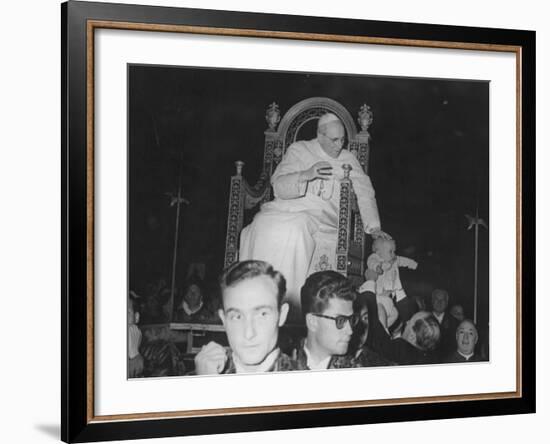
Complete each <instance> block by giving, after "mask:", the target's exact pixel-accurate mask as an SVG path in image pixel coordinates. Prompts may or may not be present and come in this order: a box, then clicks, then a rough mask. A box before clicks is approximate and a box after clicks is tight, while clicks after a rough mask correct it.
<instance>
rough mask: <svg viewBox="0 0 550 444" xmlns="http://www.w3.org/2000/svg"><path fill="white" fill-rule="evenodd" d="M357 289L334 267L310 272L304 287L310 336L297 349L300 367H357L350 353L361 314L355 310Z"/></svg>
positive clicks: (302, 297) (296, 358) (296, 354)
mask: <svg viewBox="0 0 550 444" xmlns="http://www.w3.org/2000/svg"><path fill="white" fill-rule="evenodd" d="M355 296H356V294H355V291H354V289H353V287H352V285H351V284H350V282H349V281H348V280H347V279H346V277H345V276H343V275H341V274H340V273H338V272H336V271H333V270H326V271H319V272H317V273H313V274H312V275H310V276H309V277H308V278H307V279H306V282H305V284H304V286H303V287H302V290H301V302H302V310H303V313H304V317H305V323H306V327H307V336H306V337H305V338H304V339H303V340H302V341H301V342H300V345H299V347H298V348H297V349H296V350H295V351H294V356H293V358H294V359H295V360H296V365H297V369H298V370H324V369H332V368H348V367H356V366H358V365H356V363H355V360H354V359H353V357H352V356H349V355H347V352H348V346H349V342H350V339H351V335H352V333H353V327H354V326H355V325H356V324H357V322H358V321H359V315H357V314H355V313H354V311H353V302H354V300H355Z"/></svg>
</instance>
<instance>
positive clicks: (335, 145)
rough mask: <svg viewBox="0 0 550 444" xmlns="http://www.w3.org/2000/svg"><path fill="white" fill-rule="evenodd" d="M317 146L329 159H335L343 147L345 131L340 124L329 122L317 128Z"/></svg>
mask: <svg viewBox="0 0 550 444" xmlns="http://www.w3.org/2000/svg"><path fill="white" fill-rule="evenodd" d="M317 138H318V140H319V144H320V145H321V147H322V148H323V151H324V152H325V153H327V154H328V155H329V156H330V157H332V158H334V159H336V158H338V156H339V155H340V152H341V151H342V148H343V147H344V140H345V131H344V126H343V125H342V124H341V123H340V122H336V121H334V122H329V123H327V124H326V125H323V126H322V127H321V128H319V134H318V137H317Z"/></svg>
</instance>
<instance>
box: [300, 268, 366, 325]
mask: <svg viewBox="0 0 550 444" xmlns="http://www.w3.org/2000/svg"><path fill="white" fill-rule="evenodd" d="M332 298H337V299H343V300H345V301H351V302H354V301H355V298H356V294H355V290H354V289H353V286H352V285H351V283H350V282H349V281H348V279H347V278H346V277H345V276H344V275H342V274H340V273H338V272H336V271H333V270H325V271H318V272H316V273H313V274H312V275H310V276H309V277H308V278H307V279H306V282H305V283H304V285H303V286H302V289H301V291H300V299H301V302H302V314H303V315H304V316H305V315H306V314H308V313H320V314H321V313H323V312H324V311H325V310H326V309H327V307H328V304H329V300H330V299H332Z"/></svg>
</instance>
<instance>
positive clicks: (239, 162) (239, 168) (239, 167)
mask: <svg viewBox="0 0 550 444" xmlns="http://www.w3.org/2000/svg"><path fill="white" fill-rule="evenodd" d="M235 167H236V168H237V176H242V174H243V167H244V162H243V161H242V160H237V161H236V162H235Z"/></svg>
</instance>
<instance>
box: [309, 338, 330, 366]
mask: <svg viewBox="0 0 550 444" xmlns="http://www.w3.org/2000/svg"><path fill="white" fill-rule="evenodd" d="M304 353H305V354H306V364H307V366H308V367H309V368H310V369H311V370H326V369H327V368H328V365H329V363H330V358H332V356H328V357H326V358H325V359H322V360H321V361H319V362H313V357H312V356H311V352H310V351H309V350H308V348H307V346H306V344H305V343H304Z"/></svg>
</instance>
